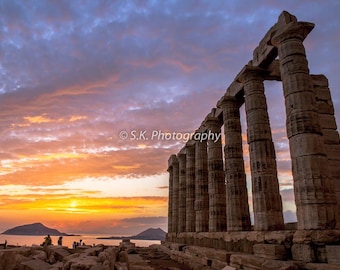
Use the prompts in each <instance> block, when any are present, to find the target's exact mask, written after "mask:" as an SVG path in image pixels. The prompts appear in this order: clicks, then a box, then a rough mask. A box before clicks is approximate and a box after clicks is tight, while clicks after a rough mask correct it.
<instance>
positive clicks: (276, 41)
mask: <svg viewBox="0 0 340 270" xmlns="http://www.w3.org/2000/svg"><path fill="white" fill-rule="evenodd" d="M313 28H314V23H310V22H291V23H289V24H287V25H285V26H284V27H282V28H280V29H279V30H278V31H277V32H276V33H274V35H273V36H272V38H271V40H270V41H269V43H270V45H273V46H274V47H278V46H279V45H280V43H282V42H283V41H285V40H287V39H300V40H301V41H303V40H304V39H305V38H306V37H307V35H308V34H309V33H310V32H311V31H312V30H313Z"/></svg>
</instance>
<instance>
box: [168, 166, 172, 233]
mask: <svg viewBox="0 0 340 270" xmlns="http://www.w3.org/2000/svg"><path fill="white" fill-rule="evenodd" d="M168 172H169V196H168V233H172V232H173V228H172V195H173V168H172V166H171V165H170V166H169V168H168Z"/></svg>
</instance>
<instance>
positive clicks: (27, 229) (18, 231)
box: [2, 222, 70, 236]
mask: <svg viewBox="0 0 340 270" xmlns="http://www.w3.org/2000/svg"><path fill="white" fill-rule="evenodd" d="M2 234H8V235H48V234H49V235H51V236H70V235H69V234H67V233H62V232H59V231H58V230H56V229H52V228H48V227H46V226H45V225H43V224H41V223H40V222H37V223H33V224H26V225H22V226H17V227H14V228H12V229H9V230H7V231H5V232H3V233H2Z"/></svg>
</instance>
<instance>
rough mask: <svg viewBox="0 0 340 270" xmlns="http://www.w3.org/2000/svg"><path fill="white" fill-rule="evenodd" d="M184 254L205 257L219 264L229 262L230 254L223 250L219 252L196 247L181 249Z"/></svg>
mask: <svg viewBox="0 0 340 270" xmlns="http://www.w3.org/2000/svg"><path fill="white" fill-rule="evenodd" d="M183 251H184V252H185V253H188V254H191V255H192V256H197V257H207V258H210V259H212V260H213V259H215V260H219V261H221V262H230V256H231V254H232V253H231V252H229V251H225V250H219V249H215V248H205V247H198V246H186V247H184V248H183Z"/></svg>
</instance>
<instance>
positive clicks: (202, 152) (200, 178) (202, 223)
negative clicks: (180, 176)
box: [195, 141, 209, 232]
mask: <svg viewBox="0 0 340 270" xmlns="http://www.w3.org/2000/svg"><path fill="white" fill-rule="evenodd" d="M195 182H196V183H195V185H196V186H195V213H196V220H195V224H196V225H195V231H196V232H207V231H208V230H209V226H208V224H209V194H208V158H207V142H206V141H203V142H200V141H196V144H195Z"/></svg>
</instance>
